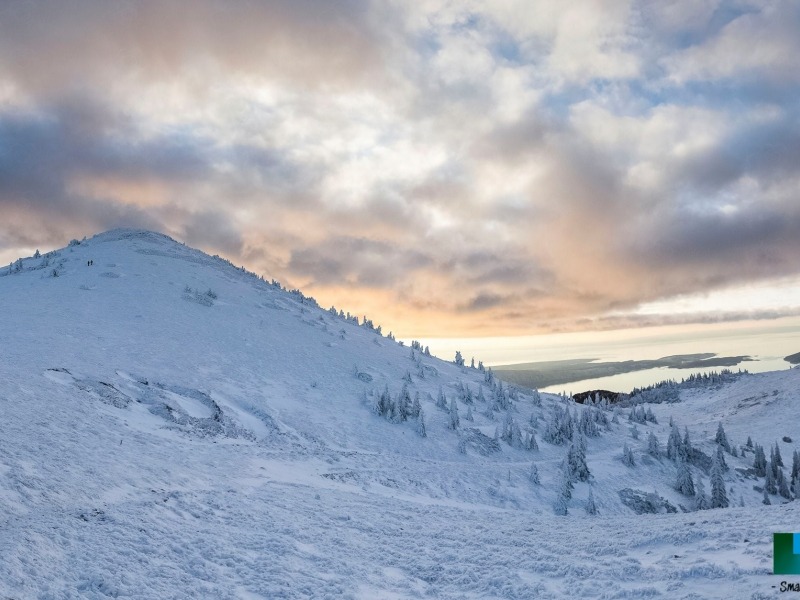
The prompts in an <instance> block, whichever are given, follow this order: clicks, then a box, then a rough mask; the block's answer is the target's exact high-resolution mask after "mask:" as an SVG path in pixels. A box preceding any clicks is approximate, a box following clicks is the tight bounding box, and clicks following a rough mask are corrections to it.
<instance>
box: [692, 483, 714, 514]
mask: <svg viewBox="0 0 800 600" xmlns="http://www.w3.org/2000/svg"><path fill="white" fill-rule="evenodd" d="M694 507H695V509H696V510H706V509H709V508H711V503H710V502H709V499H708V496H706V486H705V485H704V484H703V478H702V477H701V476H698V477H697V489H696V491H695V494H694Z"/></svg>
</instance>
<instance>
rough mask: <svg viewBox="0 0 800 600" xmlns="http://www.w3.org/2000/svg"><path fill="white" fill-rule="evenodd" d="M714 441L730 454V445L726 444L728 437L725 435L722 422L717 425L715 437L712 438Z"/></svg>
mask: <svg viewBox="0 0 800 600" xmlns="http://www.w3.org/2000/svg"><path fill="white" fill-rule="evenodd" d="M714 441H715V442H716V443H717V444H718V445H720V446H722V447H723V448H725V451H726V452H728V453H730V451H731V445H730V444H729V443H728V436H727V435H725V428H724V427H723V426H722V421H720V422H719V424H718V425H717V435H716V436H714Z"/></svg>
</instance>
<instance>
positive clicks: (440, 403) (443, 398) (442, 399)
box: [436, 386, 447, 410]
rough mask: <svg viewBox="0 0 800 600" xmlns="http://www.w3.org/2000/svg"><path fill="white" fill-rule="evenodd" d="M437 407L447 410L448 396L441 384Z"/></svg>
mask: <svg viewBox="0 0 800 600" xmlns="http://www.w3.org/2000/svg"><path fill="white" fill-rule="evenodd" d="M436 407H437V408H440V409H442V410H447V396H445V395H444V390H443V389H442V386H439V395H438V396H437V397H436Z"/></svg>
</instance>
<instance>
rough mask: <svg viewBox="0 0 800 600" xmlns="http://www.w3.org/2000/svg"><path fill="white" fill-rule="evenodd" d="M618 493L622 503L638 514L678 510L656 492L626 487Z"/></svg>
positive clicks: (675, 511) (674, 511)
mask: <svg viewBox="0 0 800 600" xmlns="http://www.w3.org/2000/svg"><path fill="white" fill-rule="evenodd" d="M617 493H618V494H619V498H620V500H621V501H622V503H623V504H624V505H625V506H627V507H628V508H630V509H631V510H632V511H633V512H635V513H636V514H637V515H644V514H653V515H655V514H659V513H677V512H678V509H677V508H675V507H674V506H673V505H672V504H670V502H669V501H668V500H666V499H665V498H662V497H661V496H659V495H658V494H657V493H656V492H643V491H641V490H634V489H631V488H625V489H622V490H620V491H619V492H617Z"/></svg>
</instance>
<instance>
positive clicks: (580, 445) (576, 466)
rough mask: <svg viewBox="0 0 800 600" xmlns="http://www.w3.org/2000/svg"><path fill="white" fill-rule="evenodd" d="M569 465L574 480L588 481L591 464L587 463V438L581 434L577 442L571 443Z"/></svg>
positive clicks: (568, 457) (568, 454)
mask: <svg viewBox="0 0 800 600" xmlns="http://www.w3.org/2000/svg"><path fill="white" fill-rule="evenodd" d="M567 465H568V466H569V473H570V477H571V478H572V479H573V480H574V481H588V480H589V477H590V473H589V466H588V465H587V464H586V438H584V437H583V436H582V435H581V436H579V438H578V440H577V442H575V443H572V444H570V447H569V450H567Z"/></svg>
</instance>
